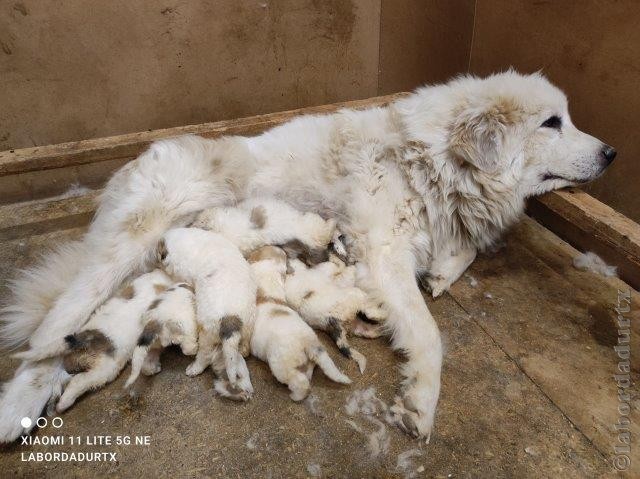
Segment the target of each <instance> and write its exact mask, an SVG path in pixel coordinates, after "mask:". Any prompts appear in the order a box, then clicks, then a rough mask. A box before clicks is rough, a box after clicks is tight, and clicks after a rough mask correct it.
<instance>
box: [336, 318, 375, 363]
mask: <svg viewBox="0 0 640 479" xmlns="http://www.w3.org/2000/svg"><path fill="white" fill-rule="evenodd" d="M327 333H329V336H331V339H333V341H334V342H335V343H336V346H338V350H339V351H340V353H341V354H342V355H343V356H344V357H346V358H349V359H353V360H354V361H355V362H356V363H357V364H358V369H360V373H361V374H362V373H364V370H365V368H366V367H367V358H366V357H364V355H363V354H362V353H361V352H360V351H358V350H356V349H355V348H353V347H351V345H350V344H349V341H348V340H347V331H346V329H345V328H344V326H342V323H341V322H340V321H339V320H338V319H337V318H333V317H332V318H329V320H328V321H327Z"/></svg>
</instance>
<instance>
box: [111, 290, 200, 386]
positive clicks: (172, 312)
mask: <svg viewBox="0 0 640 479" xmlns="http://www.w3.org/2000/svg"><path fill="white" fill-rule="evenodd" d="M143 323H144V329H143V330H142V334H140V337H139V338H138V345H137V346H136V348H135V349H134V351H133V357H132V359H131V375H130V376H129V379H128V380H127V382H126V384H125V386H124V387H125V389H128V388H130V387H131V386H132V385H133V383H134V382H135V381H136V379H137V378H138V376H139V375H140V372H142V373H143V374H145V375H146V376H151V375H153V374H156V373H158V372H160V368H161V366H160V354H161V353H162V350H163V349H164V348H166V347H167V346H171V345H173V344H175V345H179V346H180V349H181V350H182V353H183V354H185V355H187V356H192V355H194V354H196V352H197V350H198V330H197V325H196V310H195V295H194V289H193V288H192V287H191V286H190V285H188V284H187V283H176V284H174V285H173V286H171V287H170V288H169V289H167V290H166V291H164V292H162V293H161V294H160V296H158V298H157V299H155V300H154V302H153V304H152V307H150V308H149V310H148V311H147V312H146V313H145V314H144V318H143Z"/></svg>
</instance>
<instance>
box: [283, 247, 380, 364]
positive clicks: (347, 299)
mask: <svg viewBox="0 0 640 479" xmlns="http://www.w3.org/2000/svg"><path fill="white" fill-rule="evenodd" d="M287 271H288V273H289V274H287V278H286V282H285V292H286V299H287V303H289V304H290V305H291V307H293V308H294V309H295V310H296V311H298V313H300V315H301V316H302V318H303V319H304V320H305V321H306V323H307V324H308V325H309V326H311V327H312V328H315V329H319V330H321V331H325V332H326V333H328V334H329V336H331V339H333V341H335V343H336V345H337V346H338V349H339V350H340V352H341V353H342V354H343V355H344V356H346V357H348V358H350V359H353V360H354V361H356V362H357V363H358V367H359V369H360V372H361V373H362V372H364V370H365V367H366V364H367V360H366V358H365V357H364V356H363V355H362V354H361V353H360V352H358V351H357V350H355V349H354V348H352V347H351V346H350V345H349V342H348V341H347V330H351V329H352V328H353V329H354V333H356V334H358V335H360V336H365V337H376V336H378V335H380V333H379V328H380V327H379V326H378V325H372V324H370V323H371V322H376V323H377V322H380V321H383V320H384V319H386V317H387V312H386V310H385V309H384V308H383V307H382V306H381V305H380V304H379V302H377V301H375V300H374V299H373V298H372V297H371V296H370V295H367V293H365V292H364V291H363V290H361V289H360V288H357V287H356V286H355V282H356V268H355V266H346V265H345V264H344V263H343V262H342V261H341V260H339V259H337V258H333V259H332V261H326V262H324V263H320V264H318V265H316V266H314V267H312V268H309V267H307V266H306V265H305V264H304V263H303V262H302V261H300V260H298V259H293V260H290V261H289V264H288V270H287Z"/></svg>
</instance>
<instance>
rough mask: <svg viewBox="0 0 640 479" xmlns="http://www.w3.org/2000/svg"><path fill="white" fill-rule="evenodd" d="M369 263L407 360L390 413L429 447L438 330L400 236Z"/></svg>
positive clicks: (437, 369)
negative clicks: (399, 389) (425, 441)
mask: <svg viewBox="0 0 640 479" xmlns="http://www.w3.org/2000/svg"><path fill="white" fill-rule="evenodd" d="M368 260H369V267H370V274H371V278H370V279H371V280H372V281H373V283H374V285H375V287H376V288H377V289H378V290H379V293H380V294H381V295H382V299H383V300H384V302H385V304H386V306H387V307H388V309H389V317H388V319H387V324H388V326H389V327H390V328H391V330H392V333H393V334H392V341H393V347H394V348H395V349H398V350H400V351H402V352H404V353H405V354H406V355H407V357H408V358H407V359H408V361H407V362H406V363H405V364H404V365H403V367H402V373H403V375H404V377H405V378H404V380H403V384H402V395H403V397H402V399H400V398H397V400H396V404H395V405H394V406H393V407H392V411H393V413H394V416H395V418H396V419H397V421H398V425H399V426H400V427H402V428H403V429H404V430H405V431H407V432H408V433H410V434H412V435H414V436H416V437H421V438H426V440H427V442H428V441H429V437H430V435H431V428H432V427H433V421H434V416H435V411H436V405H437V403H438V396H439V394H440V369H441V366H442V343H441V341H440V331H439V330H438V326H437V324H436V323H435V321H434V319H433V316H431V313H430V312H429V309H428V308H427V305H426V304H425V302H424V299H423V297H422V294H421V293H420V289H419V288H418V283H417V281H416V277H415V268H416V266H415V258H414V255H413V253H412V251H411V248H410V245H409V243H408V241H405V240H403V239H401V238H400V237H398V238H397V239H396V240H393V241H391V242H389V243H386V244H384V245H380V246H378V247H374V248H371V249H370V251H369V252H368Z"/></svg>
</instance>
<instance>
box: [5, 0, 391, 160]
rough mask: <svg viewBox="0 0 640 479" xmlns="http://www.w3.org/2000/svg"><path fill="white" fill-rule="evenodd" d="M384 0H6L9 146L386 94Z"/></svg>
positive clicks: (6, 122)
mask: <svg viewBox="0 0 640 479" xmlns="http://www.w3.org/2000/svg"><path fill="white" fill-rule="evenodd" d="M379 29H380V1H379V0H251V1H249V0H215V1H212V0H208V1H207V0H172V1H171V2H164V1H158V0H108V1H105V0H65V1H59V0H19V1H14V0H11V1H5V0H1V1H0V41H1V42H2V44H1V45H0V77H1V78H2V85H3V88H2V90H1V91H0V104H1V105H2V108H0V149H7V148H9V147H23V146H31V145H34V144H35V145H41V144H48V143H58V142H63V141H69V140H77V139H83V138H91V137H99V136H107V135H113V134H118V133H124V132H134V131H142V130H146V129H154V128H160V127H170V126H178V125H185V124H190V123H201V122H206V121H213V120H220V119H225V118H233V117H242V116H248V115H253V114H259V113H266V112H272V111H279V110H285V109H290V108H296V107H302V106H309V105H316V104H323V103H330V102H335V101H339V100H346V99H355V98H365V97H369V96H374V95H376V93H377V86H378V78H377V76H378V50H379V48H378V35H379Z"/></svg>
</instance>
